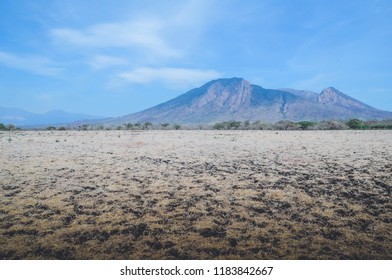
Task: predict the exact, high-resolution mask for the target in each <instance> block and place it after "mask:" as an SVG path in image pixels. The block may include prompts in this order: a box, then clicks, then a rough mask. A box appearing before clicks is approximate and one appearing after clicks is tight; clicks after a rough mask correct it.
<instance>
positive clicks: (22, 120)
mask: <svg viewBox="0 0 392 280" xmlns="http://www.w3.org/2000/svg"><path fill="white" fill-rule="evenodd" d="M102 118H103V117H97V116H90V115H85V114H72V113H67V112H64V111H61V110H53V111H49V112H47V113H45V114H34V113H30V112H27V111H24V110H20V109H15V108H3V107H0V123H3V124H5V125H7V124H14V125H16V126H42V125H60V124H68V123H71V122H75V121H78V120H98V119H102Z"/></svg>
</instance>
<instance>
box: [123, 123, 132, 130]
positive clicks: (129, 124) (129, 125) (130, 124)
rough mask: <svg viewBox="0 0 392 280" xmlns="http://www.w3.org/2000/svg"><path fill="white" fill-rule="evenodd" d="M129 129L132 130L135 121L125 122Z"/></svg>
mask: <svg viewBox="0 0 392 280" xmlns="http://www.w3.org/2000/svg"><path fill="white" fill-rule="evenodd" d="M124 125H125V127H126V129H127V130H131V129H132V128H133V123H126V124H124Z"/></svg>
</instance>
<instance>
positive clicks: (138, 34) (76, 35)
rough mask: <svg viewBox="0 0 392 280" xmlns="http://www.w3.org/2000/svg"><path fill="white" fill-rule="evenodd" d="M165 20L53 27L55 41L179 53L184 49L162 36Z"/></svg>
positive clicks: (158, 53)
mask: <svg viewBox="0 0 392 280" xmlns="http://www.w3.org/2000/svg"><path fill="white" fill-rule="evenodd" d="M162 29H163V23H162V22H160V21H158V20H147V19H145V20H138V21H132V22H122V23H104V24H96V25H93V26H90V27H88V28H86V29H82V30H77V29H71V28H57V29H54V30H52V36H53V38H54V39H55V41H58V42H61V43H62V44H63V43H67V44H70V45H74V46H77V47H90V48H113V47H117V48H128V49H131V48H139V49H142V50H147V51H149V52H153V54H154V55H157V56H162V57H179V56H181V52H180V51H179V50H177V49H175V48H173V47H171V46H170V45H169V44H168V43H167V42H166V41H165V40H164V39H163V36H162Z"/></svg>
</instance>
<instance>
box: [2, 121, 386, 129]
mask: <svg viewBox="0 0 392 280" xmlns="http://www.w3.org/2000/svg"><path fill="white" fill-rule="evenodd" d="M16 129H20V128H18V127H16V126H15V125H13V124H9V125H4V124H2V123H0V131H12V130H16ZM44 129H46V130H60V131H62V130H188V129H204V130H345V129H354V130H372V129H392V120H370V121H362V120H359V119H350V120H348V121H342V120H325V121H319V122H316V121H298V122H294V121H289V120H282V121H278V122H276V123H268V122H262V121H255V122H251V121H248V120H246V121H223V122H216V123H214V124H202V125H201V124H200V125H180V124H176V123H174V124H171V123H168V122H164V123H152V122H135V123H131V122H128V123H125V124H123V125H104V124H97V125H92V124H82V125H79V126H78V127H65V126H59V127H56V126H48V127H46V128H44Z"/></svg>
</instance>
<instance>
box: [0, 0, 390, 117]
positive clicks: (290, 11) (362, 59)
mask: <svg viewBox="0 0 392 280" xmlns="http://www.w3.org/2000/svg"><path fill="white" fill-rule="evenodd" d="M360 4H361V5H359V4H358V3H356V2H352V1H317V2H315V1H299V2H295V3H294V2H293V3H291V2H288V1H225V2H222V1H165V2H156V1H143V2H130V1H118V2H117V3H116V5H113V3H112V2H111V1H106V0H101V1H98V2H96V3H95V5H91V4H90V2H89V1H76V0H72V1H67V2H64V1H44V0H43V1H34V2H31V1H3V2H2V9H1V11H0V106H1V107H6V108H19V109H23V110H26V111H29V112H32V113H45V112H48V111H51V110H55V109H56V110H64V111H67V112H71V113H83V114H90V115H98V116H106V117H118V116H122V115H126V114H129V113H133V112H137V111H141V110H143V109H146V108H149V107H151V106H155V105H157V104H159V103H162V102H165V101H167V100H169V99H172V98H175V97H177V96H178V95H180V94H182V93H185V92H186V91H188V90H190V89H192V88H195V87H199V86H201V85H203V84H204V83H206V82H208V81H210V80H212V79H217V78H230V77H241V78H244V79H246V80H248V81H249V82H251V83H252V84H257V85H260V86H263V87H265V88H272V89H275V88H295V89H301V90H311V91H314V92H316V93H319V92H321V90H322V89H324V88H326V87H329V86H333V87H335V88H337V89H338V90H340V91H342V92H344V93H345V94H348V95H350V96H351V97H353V98H355V99H358V100H360V101H362V102H364V103H366V104H368V105H370V106H373V107H375V108H378V109H381V110H386V111H392V77H391V76H392V72H391V69H390V65H391V62H392V61H391V60H392V57H391V56H390V55H389V52H390V49H392V39H391V38H392V7H391V5H390V3H389V2H388V1H362V2H361V3H360Z"/></svg>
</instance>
